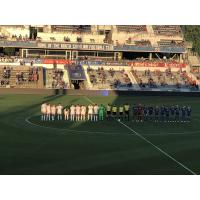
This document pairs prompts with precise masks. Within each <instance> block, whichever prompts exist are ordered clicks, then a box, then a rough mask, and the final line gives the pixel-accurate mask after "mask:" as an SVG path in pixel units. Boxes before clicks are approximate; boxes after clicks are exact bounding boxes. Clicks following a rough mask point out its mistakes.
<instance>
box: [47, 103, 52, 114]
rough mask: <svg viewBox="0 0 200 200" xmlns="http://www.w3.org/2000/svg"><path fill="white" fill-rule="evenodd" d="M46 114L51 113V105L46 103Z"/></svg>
mask: <svg viewBox="0 0 200 200" xmlns="http://www.w3.org/2000/svg"><path fill="white" fill-rule="evenodd" d="M46 112H47V114H51V106H50V105H47V110H46Z"/></svg>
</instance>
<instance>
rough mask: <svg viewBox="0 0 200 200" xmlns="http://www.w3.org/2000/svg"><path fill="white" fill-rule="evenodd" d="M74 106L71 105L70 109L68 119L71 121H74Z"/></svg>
mask: <svg viewBox="0 0 200 200" xmlns="http://www.w3.org/2000/svg"><path fill="white" fill-rule="evenodd" d="M75 109H76V108H75V106H74V105H71V107H70V119H71V121H74V120H75Z"/></svg>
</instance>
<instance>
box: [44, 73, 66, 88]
mask: <svg viewBox="0 0 200 200" xmlns="http://www.w3.org/2000/svg"><path fill="white" fill-rule="evenodd" d="M63 77H64V71H63V70H62V69H46V87H47V88H58V89H60V88H65V86H66V83H65V81H64V79H63Z"/></svg>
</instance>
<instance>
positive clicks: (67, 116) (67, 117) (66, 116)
mask: <svg viewBox="0 0 200 200" xmlns="http://www.w3.org/2000/svg"><path fill="white" fill-rule="evenodd" d="M63 112H64V117H65V120H69V108H65V109H64V111H63Z"/></svg>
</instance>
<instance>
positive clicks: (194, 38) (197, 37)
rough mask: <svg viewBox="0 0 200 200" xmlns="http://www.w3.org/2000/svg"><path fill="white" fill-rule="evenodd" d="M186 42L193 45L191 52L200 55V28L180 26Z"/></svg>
mask: <svg viewBox="0 0 200 200" xmlns="http://www.w3.org/2000/svg"><path fill="white" fill-rule="evenodd" d="M182 30H183V33H184V37H185V40H186V41H189V42H192V43H193V50H194V51H195V52H197V53H198V54H199V55H200V26H197V25H186V26H182Z"/></svg>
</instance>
